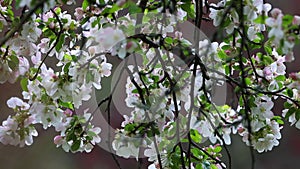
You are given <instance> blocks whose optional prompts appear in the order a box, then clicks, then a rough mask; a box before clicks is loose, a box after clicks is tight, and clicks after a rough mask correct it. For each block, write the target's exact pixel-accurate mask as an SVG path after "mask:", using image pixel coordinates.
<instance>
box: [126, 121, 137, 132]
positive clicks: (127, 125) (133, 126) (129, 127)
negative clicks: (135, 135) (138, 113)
mask: <svg viewBox="0 0 300 169" xmlns="http://www.w3.org/2000/svg"><path fill="white" fill-rule="evenodd" d="M135 127H136V124H134V123H129V124H126V126H125V128H124V130H125V131H133V130H134V129H135Z"/></svg>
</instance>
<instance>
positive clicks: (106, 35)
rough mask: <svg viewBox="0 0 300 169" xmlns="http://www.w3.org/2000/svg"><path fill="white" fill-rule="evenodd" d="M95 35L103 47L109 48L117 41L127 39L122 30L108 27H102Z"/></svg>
mask: <svg viewBox="0 0 300 169" xmlns="http://www.w3.org/2000/svg"><path fill="white" fill-rule="evenodd" d="M94 36H95V41H96V42H97V43H99V45H100V46H101V47H102V48H103V50H109V49H111V48H112V47H113V46H114V45H116V44H117V43H119V42H121V41H122V40H125V35H124V33H123V31H122V30H120V29H114V28H111V27H107V28H104V29H100V30H99V31H98V32H97V34H96V35H94Z"/></svg>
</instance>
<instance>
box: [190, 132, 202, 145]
mask: <svg viewBox="0 0 300 169" xmlns="http://www.w3.org/2000/svg"><path fill="white" fill-rule="evenodd" d="M190 136H191V138H192V140H194V141H195V142H196V143H201V141H202V136H201V135H200V134H199V133H198V131H197V130H193V129H191V131H190Z"/></svg>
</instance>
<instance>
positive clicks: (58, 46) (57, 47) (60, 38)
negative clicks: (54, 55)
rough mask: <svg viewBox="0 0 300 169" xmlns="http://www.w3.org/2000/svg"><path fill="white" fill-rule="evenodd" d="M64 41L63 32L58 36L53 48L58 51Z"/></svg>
mask: <svg viewBox="0 0 300 169" xmlns="http://www.w3.org/2000/svg"><path fill="white" fill-rule="evenodd" d="M64 43H65V34H61V35H60V36H59V39H58V42H57V44H56V46H55V50H56V51H57V52H58V51H60V49H61V48H62V46H63V44H64Z"/></svg>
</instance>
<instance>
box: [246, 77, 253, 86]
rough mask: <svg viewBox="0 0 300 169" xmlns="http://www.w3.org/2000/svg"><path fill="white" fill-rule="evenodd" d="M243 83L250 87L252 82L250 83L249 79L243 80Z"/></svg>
mask: <svg viewBox="0 0 300 169" xmlns="http://www.w3.org/2000/svg"><path fill="white" fill-rule="evenodd" d="M245 83H246V85H248V86H249V85H251V84H252V81H251V79H250V78H248V77H247V78H245Z"/></svg>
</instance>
